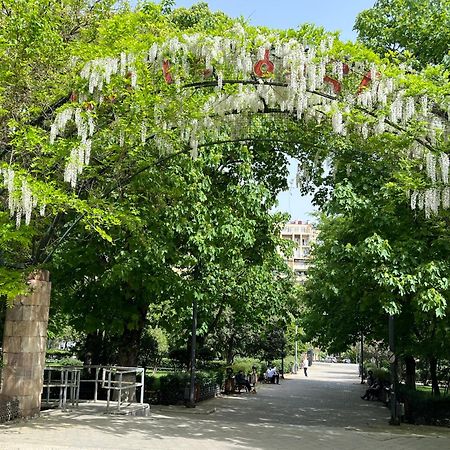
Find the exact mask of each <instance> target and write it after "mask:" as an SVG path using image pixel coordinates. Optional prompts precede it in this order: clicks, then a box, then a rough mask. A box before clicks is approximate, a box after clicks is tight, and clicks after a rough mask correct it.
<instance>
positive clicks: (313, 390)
mask: <svg viewBox="0 0 450 450" xmlns="http://www.w3.org/2000/svg"><path fill="white" fill-rule="evenodd" d="M363 391H364V387H363V386H361V385H360V384H359V380H358V377H357V367H356V366H355V365H351V364H320V363H314V365H313V366H312V367H310V369H309V377H308V378H305V377H304V376H303V375H300V374H298V375H290V376H289V377H288V378H287V379H286V380H282V381H281V384H280V385H263V386H260V387H259V389H258V393H257V394H256V395H252V394H244V393H243V394H240V395H236V396H229V397H223V398H216V399H213V400H209V401H207V402H203V403H202V404H201V405H199V406H198V407H197V408H195V409H187V408H184V407H178V406H177V407H163V406H161V407H159V406H155V407H153V408H152V412H151V414H150V416H149V417H129V416H127V417H123V416H119V417H118V416H113V417H111V416H107V415H104V414H98V413H97V414H95V415H92V414H89V413H88V412H83V413H82V412H81V410H80V411H75V410H74V411H72V412H61V411H52V412H51V413H49V414H45V415H42V416H41V417H40V418H38V419H35V420H31V421H28V422H18V423H13V424H8V425H3V426H0V449H8V450H13V449H129V450H132V449H150V448H151V449H177V450H181V449H208V450H211V449H212V450H214V449H219V450H221V449H231V448H251V449H307V450H309V449H346V450H352V449H358V450H360V449H364V450H370V449H377V450H385V449H386V450H389V449H408V450H410V449H412V450H415V449H420V450H424V449H426V450H434V449H436V450H437V449H439V450H442V449H447V448H450V429H447V428H437V427H425V426H421V427H415V426H410V425H404V424H402V425H401V426H400V427H392V426H389V425H388V423H387V422H388V419H389V415H390V414H389V411H388V409H387V408H385V407H384V406H383V405H382V404H381V403H380V402H366V401H364V400H361V399H360V395H361V393H362V392H363Z"/></svg>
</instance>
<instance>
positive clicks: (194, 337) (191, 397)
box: [186, 296, 197, 408]
mask: <svg viewBox="0 0 450 450" xmlns="http://www.w3.org/2000/svg"><path fill="white" fill-rule="evenodd" d="M196 345H197V299H196V298H195V296H194V298H193V300H192V336H191V379H190V383H189V400H188V402H187V403H186V406H187V407H188V408H195V346H196Z"/></svg>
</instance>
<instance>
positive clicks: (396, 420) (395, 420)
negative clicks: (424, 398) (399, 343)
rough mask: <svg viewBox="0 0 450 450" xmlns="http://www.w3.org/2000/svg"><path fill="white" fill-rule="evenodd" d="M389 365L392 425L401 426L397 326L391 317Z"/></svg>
mask: <svg viewBox="0 0 450 450" xmlns="http://www.w3.org/2000/svg"><path fill="white" fill-rule="evenodd" d="M389 364H390V372H391V392H390V397H391V398H390V402H391V420H389V423H390V424H391V425H400V417H399V414H398V413H399V411H398V408H397V357H396V355H395V326H394V316H393V315H392V314H390V315H389Z"/></svg>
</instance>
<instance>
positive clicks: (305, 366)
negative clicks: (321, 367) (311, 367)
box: [302, 355, 309, 377]
mask: <svg viewBox="0 0 450 450" xmlns="http://www.w3.org/2000/svg"><path fill="white" fill-rule="evenodd" d="M308 364H309V362H308V357H307V356H306V355H305V357H304V358H303V362H302V367H303V372H304V374H305V377H307V376H308Z"/></svg>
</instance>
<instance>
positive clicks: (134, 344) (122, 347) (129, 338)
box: [114, 306, 148, 402]
mask: <svg viewBox="0 0 450 450" xmlns="http://www.w3.org/2000/svg"><path fill="white" fill-rule="evenodd" d="M147 310H148V307H147V306H146V307H144V308H141V309H140V310H139V315H140V317H139V321H138V323H137V326H136V328H133V329H131V330H130V329H128V328H125V330H124V332H123V333H122V336H121V337H120V341H119V353H118V364H119V366H121V367H130V368H134V367H136V366H137V365H138V357H139V350H140V344H141V337H142V333H143V331H144V327H145V319H146V317H147ZM119 377H120V376H119V375H116V381H119V379H120V378H119ZM122 382H126V383H135V382H136V374H135V373H130V374H123V375H122ZM116 385H117V384H116ZM114 398H115V399H117V398H118V391H116V395H114ZM121 400H122V401H128V402H134V401H136V388H130V389H125V390H124V391H122V398H121Z"/></svg>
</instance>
